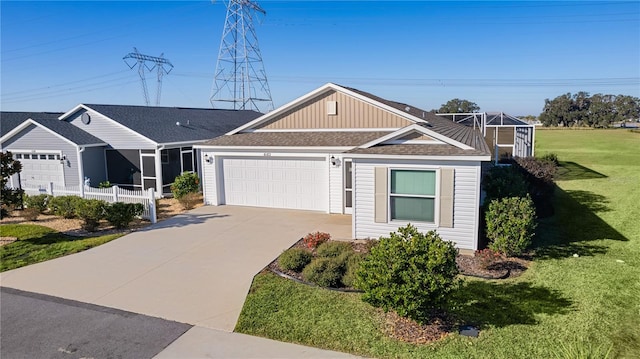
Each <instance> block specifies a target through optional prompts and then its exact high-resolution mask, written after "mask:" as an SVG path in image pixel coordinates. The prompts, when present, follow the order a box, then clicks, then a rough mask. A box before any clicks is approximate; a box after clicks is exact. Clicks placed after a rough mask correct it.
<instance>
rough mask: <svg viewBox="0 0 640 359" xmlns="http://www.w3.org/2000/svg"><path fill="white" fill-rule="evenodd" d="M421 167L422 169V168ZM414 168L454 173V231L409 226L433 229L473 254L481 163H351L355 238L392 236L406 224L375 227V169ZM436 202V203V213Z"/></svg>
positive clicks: (426, 225) (425, 227) (431, 225)
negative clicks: (390, 234)
mask: <svg viewBox="0 0 640 359" xmlns="http://www.w3.org/2000/svg"><path fill="white" fill-rule="evenodd" d="M422 166H424V167H422ZM376 167H386V168H415V169H421V168H424V169H438V168H450V169H453V170H454V197H453V201H454V207H453V211H454V212H453V227H452V228H443V227H438V225H437V224H434V223H420V222H412V224H413V225H415V226H416V227H417V228H418V230H420V231H421V232H426V231H429V230H433V229H435V230H436V231H437V232H438V234H440V236H441V237H442V238H443V239H445V240H448V241H452V242H453V243H455V245H456V247H457V248H460V249H469V250H476V249H477V245H478V244H477V242H478V225H479V206H480V203H479V196H480V162H472V161H469V162H466V161H465V162H462V161H460V162H458V161H420V162H418V161H409V160H407V161H402V160H397V161H382V160H363V159H355V160H354V167H353V169H354V176H355V180H354V186H355V188H354V194H355V202H354V214H353V216H354V220H353V223H354V229H353V231H354V235H355V238H359V239H363V238H379V237H380V236H387V235H389V233H390V232H394V231H396V230H397V229H398V227H402V226H404V225H406V224H407V223H408V221H389V222H387V223H376V220H375V168H376ZM437 208H438V202H436V209H437Z"/></svg>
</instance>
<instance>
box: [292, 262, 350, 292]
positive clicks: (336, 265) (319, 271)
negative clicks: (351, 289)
mask: <svg viewBox="0 0 640 359" xmlns="http://www.w3.org/2000/svg"><path fill="white" fill-rule="evenodd" d="M343 275H344V265H343V263H340V261H339V260H338V258H315V259H314V260H312V261H311V263H309V264H308V265H307V266H306V267H304V269H303V270H302V277H303V278H304V279H305V280H307V281H309V282H312V283H315V284H317V285H319V286H321V287H332V288H337V287H339V286H340V284H341V282H340V281H341V279H342V276H343Z"/></svg>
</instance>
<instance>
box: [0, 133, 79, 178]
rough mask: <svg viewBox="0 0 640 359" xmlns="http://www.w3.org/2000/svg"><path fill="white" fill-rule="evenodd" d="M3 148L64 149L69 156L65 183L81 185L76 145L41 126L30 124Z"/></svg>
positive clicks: (64, 153)
mask: <svg viewBox="0 0 640 359" xmlns="http://www.w3.org/2000/svg"><path fill="white" fill-rule="evenodd" d="M2 149H3V150H8V151H17V150H52V151H62V154H63V155H65V156H66V157H67V161H66V163H65V165H64V183H65V185H67V186H77V185H79V182H80V180H79V178H78V152H77V148H76V146H74V145H72V144H70V143H69V142H67V141H65V140H63V139H62V138H60V137H58V136H56V135H54V134H52V133H51V132H49V131H47V130H44V129H42V128H41V127H38V126H35V125H30V126H29V127H27V128H25V129H24V130H22V131H20V132H19V133H17V134H16V135H15V136H13V137H12V138H10V139H9V140H7V141H6V142H4V143H3V144H2Z"/></svg>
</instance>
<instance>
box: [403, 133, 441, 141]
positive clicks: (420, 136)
mask: <svg viewBox="0 0 640 359" xmlns="http://www.w3.org/2000/svg"><path fill="white" fill-rule="evenodd" d="M410 141H415V142H426V141H429V142H439V143H442V141H439V140H436V139H435V138H433V137H431V136H428V135H426V134H424V133H420V132H418V131H414V132H411V133H409V134H407V135H404V136H401V137H398V138H396V139H395V140H394V142H410Z"/></svg>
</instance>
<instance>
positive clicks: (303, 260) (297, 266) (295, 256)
mask: <svg viewBox="0 0 640 359" xmlns="http://www.w3.org/2000/svg"><path fill="white" fill-rule="evenodd" d="M312 258H313V256H312V255H311V252H309V251H308V250H305V249H303V248H290V249H287V250H286V251H284V252H283V253H282V254H281V255H280V258H278V264H280V267H281V268H282V269H286V270H292V271H294V272H300V271H301V270H302V269H303V268H304V267H305V266H306V265H307V264H309V263H310V262H311V259H312Z"/></svg>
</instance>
